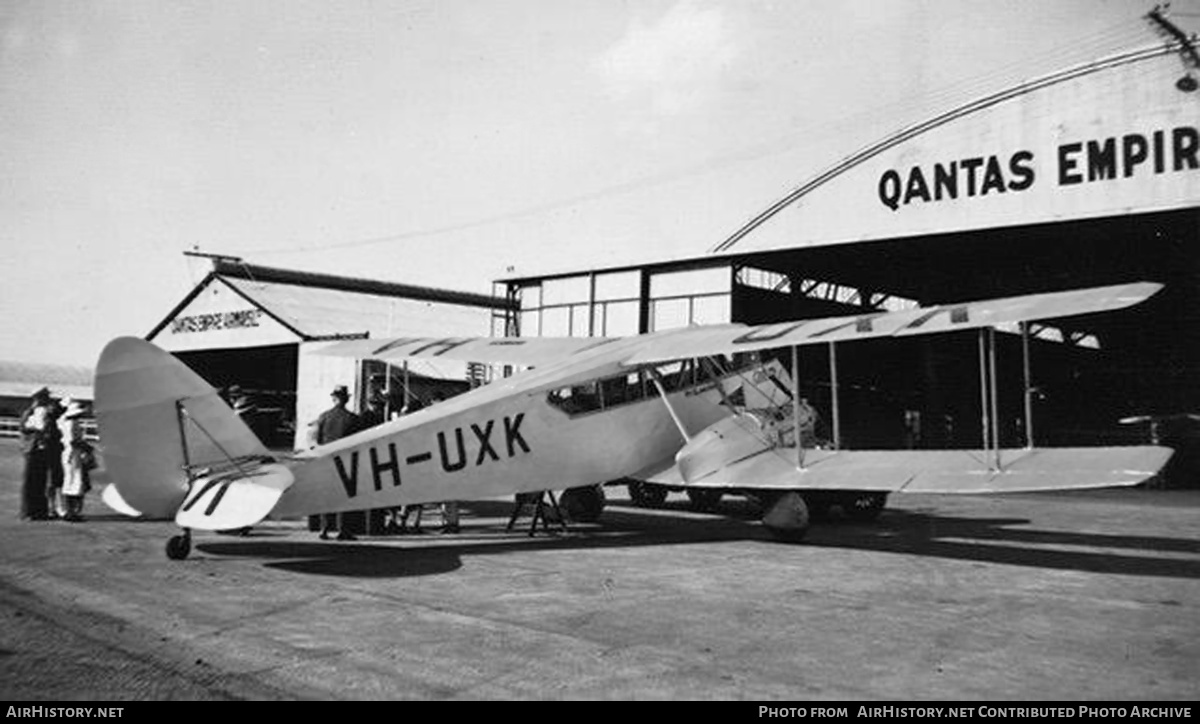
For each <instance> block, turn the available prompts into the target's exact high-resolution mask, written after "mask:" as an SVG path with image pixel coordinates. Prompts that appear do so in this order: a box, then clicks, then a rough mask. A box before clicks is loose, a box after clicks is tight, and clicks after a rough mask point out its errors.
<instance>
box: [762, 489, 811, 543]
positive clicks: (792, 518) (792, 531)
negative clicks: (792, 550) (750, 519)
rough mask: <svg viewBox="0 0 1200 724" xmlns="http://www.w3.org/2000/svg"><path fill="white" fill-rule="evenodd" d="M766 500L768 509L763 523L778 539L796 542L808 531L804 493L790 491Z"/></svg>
mask: <svg viewBox="0 0 1200 724" xmlns="http://www.w3.org/2000/svg"><path fill="white" fill-rule="evenodd" d="M764 502H765V503H766V506H767V511H766V512H765V513H763V517H762V522H763V525H764V526H765V527H766V529H767V530H768V531H770V533H771V535H772V536H774V537H775V538H776V539H777V540H781V541H788V542H795V541H799V540H802V539H803V538H804V535H805V534H806V533H808V525H809V516H808V505H807V504H806V503H805V502H804V496H803V495H801V494H800V493H797V492H795V491H789V492H786V493H783V494H782V495H780V496H778V497H777V498H775V499H774V500H771V501H764Z"/></svg>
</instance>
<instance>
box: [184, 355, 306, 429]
mask: <svg viewBox="0 0 1200 724" xmlns="http://www.w3.org/2000/svg"><path fill="white" fill-rule="evenodd" d="M299 354H300V346H299V345H297V344H280V345H271V346H267V347H243V348H237V349H204V350H194V351H190V352H177V353H175V356H176V357H178V358H179V359H180V360H182V361H183V362H184V364H186V365H187V366H188V367H191V368H192V369H193V370H195V372H196V373H197V374H199V375H200V376H201V377H203V378H204V379H205V380H206V381H207V382H208V383H209V384H210V385H212V386H213V387H215V388H217V389H218V390H219V391H220V392H221V394H222V396H224V397H225V398H226V400H227V401H228V402H230V403H231V404H234V403H235V402H236V400H232V399H230V395H231V388H234V387H235V386H236V387H237V388H240V392H241V395H242V397H243V399H242V401H241V404H236V405H234V406H235V408H236V409H238V412H239V414H241V416H242V419H243V420H245V422H246V424H247V425H249V426H250V429H251V430H253V431H254V434H255V435H258V438H259V439H260V440H262V441H263V443H264V444H265V445H266V446H267V447H268V448H271V449H272V450H291V449H292V441H293V439H294V438H295V430H296V370H297V366H298V362H299ZM234 392H235V393H236V392H237V390H234Z"/></svg>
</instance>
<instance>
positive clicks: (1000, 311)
mask: <svg viewBox="0 0 1200 724" xmlns="http://www.w3.org/2000/svg"><path fill="white" fill-rule="evenodd" d="M1160 289H1162V285H1161V284H1156V283H1153V282H1137V283H1133V284H1119V285H1115V286H1108V287H1094V288H1091V289H1077V290H1072V291H1067V292H1049V293H1045V294H1029V295H1025V296H1020V297H1006V298H1003V299H989V300H984V301H978V302H963V303H956V304H943V305H941V306H937V307H919V308H916V309H906V310H904V311H900V312H876V313H870V314H861V315H856V316H851V317H826V318H823V319H808V320H801V321H795V322H782V323H777V324H766V325H760V326H756V327H742V328H731V327H718V328H705V327H692V328H689V329H687V330H682V331H681V333H679V334H672V335H667V336H663V337H655V338H649V339H647V340H646V343H645V345H644V346H642V347H640V348H639V349H637V350H636V351H635V352H634V354H633V355H632V356H631V357H630V358H629V359H627V360H626V361H625V364H627V365H634V364H647V363H652V362H666V361H669V360H676V359H684V358H688V357H702V356H707V355H715V354H728V353H732V352H752V351H755V350H761V349H772V348H775V347H791V346H794V345H809V344H819V343H823V342H842V341H848V340H856V339H869V338H872V337H893V336H908V335H914V334H934V333H937V332H950V331H955V330H960V329H972V328H979V327H990V326H995V325H998V324H1010V323H1013V322H1024V321H1029V320H1034V319H1048V318H1051V317H1069V316H1073V315H1077V314H1088V313H1091V312H1104V311H1110V310H1114V309H1121V308H1123V307H1128V306H1132V305H1134V304H1137V303H1139V302H1142V301H1144V300H1146V299H1148V298H1149V297H1150V296H1152V295H1153V294H1155V293H1156V292H1157V291H1158V290H1160Z"/></svg>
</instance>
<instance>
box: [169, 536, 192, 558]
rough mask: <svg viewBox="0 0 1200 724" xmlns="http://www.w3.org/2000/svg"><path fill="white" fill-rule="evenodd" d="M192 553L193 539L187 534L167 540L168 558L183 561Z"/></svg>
mask: <svg viewBox="0 0 1200 724" xmlns="http://www.w3.org/2000/svg"><path fill="white" fill-rule="evenodd" d="M191 552H192V537H191V536H190V535H188V534H187V533H184V534H183V535H173V536H171V537H170V538H168V539H167V558H170V559H171V560H173V561H182V560H183V559H184V558H187V557H188V554H189V553H191Z"/></svg>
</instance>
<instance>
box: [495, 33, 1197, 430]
mask: <svg viewBox="0 0 1200 724" xmlns="http://www.w3.org/2000/svg"><path fill="white" fill-rule="evenodd" d="M1181 60H1182V61H1183V63H1182V66H1181ZM1194 69H1200V59H1197V55H1196V52H1195V49H1194V48H1193V47H1192V45H1191V43H1190V41H1189V40H1188V39H1186V38H1182V37H1180V38H1176V39H1173V40H1172V41H1170V42H1167V43H1165V44H1158V45H1154V46H1150V47H1145V48H1141V49H1138V50H1133V51H1129V52H1124V53H1121V54H1118V55H1114V56H1110V57H1107V58H1104V59H1101V60H1098V61H1094V62H1090V63H1087V64H1084V65H1080V66H1076V67H1072V68H1069V69H1066V70H1063V71H1060V72H1057V73H1053V74H1050V75H1047V76H1044V77H1041V78H1037V79H1034V80H1030V81H1026V82H1023V83H1021V84H1019V85H1017V86H1015V87H1011V88H1007V89H1005V90H1003V91H1001V92H997V93H993V94H991V95H988V96H987V97H984V98H980V99H978V100H976V101H974V102H972V103H968V104H966V105H963V106H961V107H958V108H955V109H953V110H951V111H949V112H946V113H943V114H940V115H938V116H936V117H934V118H930V119H928V120H926V121H924V122H922V123H918V124H915V125H913V126H911V127H907V128H903V129H900V130H899V131H897V132H895V133H894V134H892V135H890V136H888V137H886V138H883V139H881V140H880V141H878V142H877V143H875V144H873V145H871V146H868V147H866V148H864V149H862V150H860V151H858V152H856V153H854V154H853V155H851V156H849V157H847V158H845V159H843V160H842V161H841V162H840V163H838V164H836V165H835V166H833V167H831V168H829V169H827V170H825V171H824V172H822V173H820V174H818V175H816V176H814V177H812V178H810V179H808V180H807V181H805V182H804V183H802V184H800V185H799V186H797V187H795V188H794V189H792V190H791V191H790V192H789V193H787V194H786V195H784V196H783V197H782V198H780V199H779V200H778V201H777V202H775V203H774V204H771V205H770V206H769V207H768V208H766V209H765V210H764V211H762V212H761V213H759V214H758V215H756V216H754V217H753V218H752V219H751V220H750V221H748V222H747V223H746V224H745V225H744V226H742V227H741V228H739V229H737V230H736V231H735V232H734V233H732V234H731V235H729V236H728V237H727V238H726V239H725V240H724V241H723V242H722V243H720V244H718V245H716V246H714V247H713V248H711V249H709V253H707V254H704V255H700V256H695V257H691V258H684V259H673V260H670V261H662V262H656V263H649V264H641V265H628V266H614V267H608V268H602V269H590V270H578V271H567V272H563V273H556V274H547V275H539V276H520V277H517V276H514V277H509V278H504V279H501V280H499V281H498V282H497V284H499V285H502V286H503V287H504V289H505V290H506V294H507V297H508V299H509V301H510V303H511V305H512V310H513V311H512V312H511V313H510V314H509V317H508V319H507V322H506V324H507V329H506V331H507V333H508V334H510V335H525V336H538V335H572V336H588V335H596V336H604V335H626V334H634V333H644V332H652V331H656V330H661V329H668V328H671V327H675V326H681V325H687V324H704V323H722V322H731V321H732V322H744V323H766V322H771V321H778V320H784V319H803V318H811V317H820V316H830V315H847V314H859V313H867V312H871V311H877V310H886V309H897V308H904V307H907V306H913V305H922V306H924V305H933V304H944V303H953V302H959V301H968V300H975V299H983V298H990V297H1003V296H1009V295H1016V294H1024V293H1031V292H1038V291H1054V290H1062V289H1070V288H1077V287H1085V286H1095V285H1104V284H1115V283H1121V282H1131V281H1140V280H1150V281H1157V282H1161V283H1163V284H1164V285H1165V289H1164V290H1163V291H1162V292H1161V293H1159V294H1158V295H1157V296H1156V297H1154V298H1153V299H1151V300H1150V302H1148V303H1146V304H1143V305H1140V306H1138V307H1136V308H1133V309H1129V310H1125V311H1122V312H1120V313H1115V314H1107V315H1103V316H1096V317H1093V318H1079V319H1071V320H1063V321H1059V322H1053V321H1052V322H1049V323H1046V324H1041V325H1031V326H1030V327H1029V328H1028V329H1027V330H1018V329H1014V330H1010V331H1011V332H1012V333H1009V334H1005V333H1001V334H998V335H997V339H996V340H995V343H994V349H995V355H996V359H997V364H996V369H997V371H996V373H995V377H994V379H995V380H996V387H997V392H996V401H997V402H996V407H997V418H998V421H999V424H998V425H997V426H996V427H997V428H998V430H999V432H998V434H999V436H1000V442H1001V444H1003V445H1005V446H1020V445H1025V444H1034V443H1035V444H1038V445H1066V444H1072V445H1078V444H1104V443H1113V442H1121V441H1133V440H1134V439H1142V440H1144V439H1145V437H1146V435H1147V434H1148V431H1147V429H1146V428H1145V427H1144V426H1138V425H1134V424H1121V421H1122V420H1125V421H1126V422H1129V421H1130V418H1137V419H1145V417H1146V416H1163V417H1165V418H1167V419H1170V418H1171V416H1178V415H1180V414H1181V413H1195V412H1200V384H1198V382H1197V376H1198V372H1200V130H1198V128H1197V122H1196V119H1197V118H1198V117H1200V116H1198V114H1197V110H1198V108H1200V93H1198V92H1196V83H1195V79H1194V78H1192V75H1191V71H1192V70H1194ZM1181 73H1185V75H1183V77H1182V78H1181ZM1188 81H1190V82H1188ZM977 344H978V345H979V346H980V349H982V345H981V343H978V340H977V339H976V336H975V335H974V334H972V333H962V334H951V335H944V336H937V337H916V338H910V339H909V340H905V341H902V342H901V341H895V340H885V341H870V342H857V343H853V344H842V345H838V346H837V348H836V349H835V348H834V346H833V345H828V346H826V347H824V348H823V347H820V346H816V347H806V348H803V349H802V353H801V357H800V366H801V369H802V373H801V375H802V388H803V389H805V390H806V392H807V394H808V396H809V398H810V399H811V400H813V401H815V402H816V403H817V405H818V407H819V408H820V409H821V411H822V413H823V414H824V415H826V416H828V415H830V414H831V413H832V415H833V417H834V418H835V423H836V424H835V427H836V429H835V431H834V433H833V434H834V436H835V438H836V443H837V444H838V445H839V446H842V447H846V448H868V447H870V448H879V447H882V448H895V447H944V446H950V447H973V446H978V445H980V442H981V435H983V434H985V433H982V432H981V425H980V417H981V414H982V410H981V408H982V407H984V406H986V405H987V404H988V403H987V401H986V400H982V399H981V387H982V385H981V381H980V380H981V375H980V372H981V367H982V366H983V355H982V353H981V352H977ZM1025 349H1028V356H1027V357H1026V353H1025ZM1026 359H1028V360H1029V365H1028V366H1029V372H1028V377H1026V373H1025V370H1024V367H1025V364H1024V361H1025V360H1026ZM835 389H836V391H837V392H836V395H835V394H834V390H835ZM1026 411H1029V412H1032V415H1028V416H1027V415H1025V414H1023V413H1025V412H1026ZM839 413H840V414H839ZM839 417H840V419H837V418H839ZM1025 419H1030V420H1032V421H1033V422H1032V423H1030V424H1029V425H1026V424H1025V423H1024V420H1025ZM1027 426H1028V427H1029V429H1025V428H1026V427H1027ZM1168 442H1170V441H1168Z"/></svg>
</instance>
